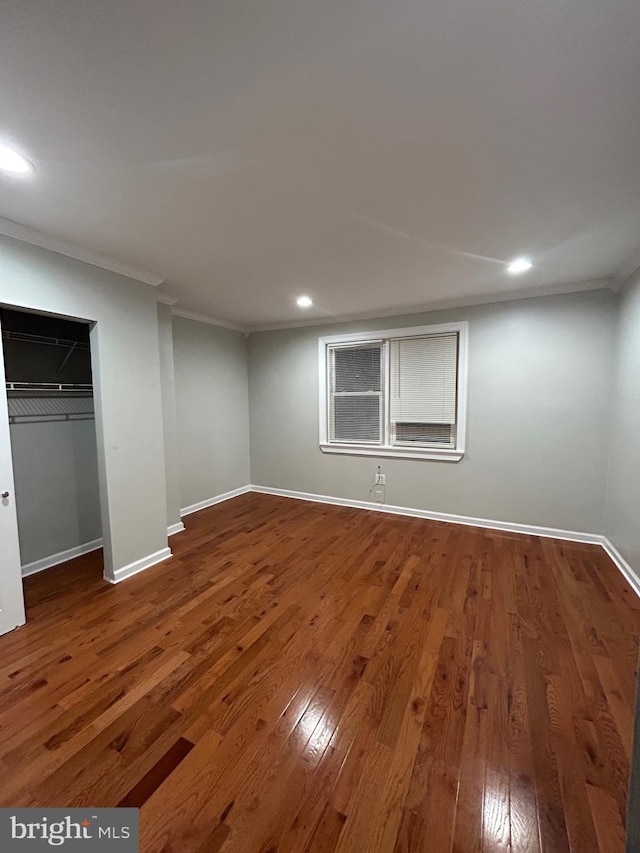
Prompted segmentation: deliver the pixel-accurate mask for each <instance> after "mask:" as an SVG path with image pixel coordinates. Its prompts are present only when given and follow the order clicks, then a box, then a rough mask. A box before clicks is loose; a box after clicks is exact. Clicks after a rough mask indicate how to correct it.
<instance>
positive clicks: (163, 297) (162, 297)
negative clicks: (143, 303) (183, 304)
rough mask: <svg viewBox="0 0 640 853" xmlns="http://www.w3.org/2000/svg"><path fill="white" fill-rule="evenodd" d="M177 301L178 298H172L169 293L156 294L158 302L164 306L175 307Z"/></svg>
mask: <svg viewBox="0 0 640 853" xmlns="http://www.w3.org/2000/svg"><path fill="white" fill-rule="evenodd" d="M177 301H178V297H177V296H170V295H169V294H168V293H156V302H161V303H162V304H163V305H175V304H176V302H177Z"/></svg>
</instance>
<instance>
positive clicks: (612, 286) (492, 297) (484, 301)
mask: <svg viewBox="0 0 640 853" xmlns="http://www.w3.org/2000/svg"><path fill="white" fill-rule="evenodd" d="M617 285H618V282H617V281H616V279H613V278H595V279H590V280H588V281H575V282H566V283H564V284H557V285H550V286H548V287H530V288H525V289H521V288H518V290H504V291H499V292H498V293H487V294H484V295H478V296H462V297H460V298H459V299H443V300H439V301H438V300H435V301H433V302H423V303H421V304H420V305H410V306H407V307H405V308H377V309H376V310H375V311H362V312H359V313H357V314H338V315H330V316H326V317H318V318H317V319H315V320H288V321H285V322H282V323H270V324H267V325H259V324H256V325H249V326H247V331H248V333H249V334H250V335H253V334H254V333H255V332H279V331H281V330H283V329H305V328H307V327H308V326H335V325H338V324H340V323H355V322H358V321H360V320H386V319H388V318H391V317H410V316H411V315H412V314H432V313H435V312H436V311H449V310H450V309H454V308H473V307H474V306H476V305H490V304H493V303H495V302H512V301H516V300H520V299H537V298H538V297H541V296H562V295H564V294H567V293H582V292H583V291H588V290H612V291H613V292H614V293H616V292H617Z"/></svg>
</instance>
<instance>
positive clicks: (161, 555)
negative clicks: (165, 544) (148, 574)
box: [104, 548, 173, 584]
mask: <svg viewBox="0 0 640 853" xmlns="http://www.w3.org/2000/svg"><path fill="white" fill-rule="evenodd" d="M171 556H173V555H172V553H171V549H170V548H161V549H160V550H159V551H155V552H154V553H153V554H147V556H146V557H141V558H140V559H139V560H135V561H134V562H133V563H129V565H128V566H122V568H120V569H116V570H115V572H114V573H113V574H114V577H113V578H109V577H107V576H106V575H105V578H104V579H105V580H106V581H109V583H114V584H115V583H120V581H123V580H125V579H126V578H130V577H131V576H132V575H137V574H138V572H143V571H144V570H145V569H149V568H151V566H155V565H156V563H161V562H162V561H163V560H168V559H169V557H171Z"/></svg>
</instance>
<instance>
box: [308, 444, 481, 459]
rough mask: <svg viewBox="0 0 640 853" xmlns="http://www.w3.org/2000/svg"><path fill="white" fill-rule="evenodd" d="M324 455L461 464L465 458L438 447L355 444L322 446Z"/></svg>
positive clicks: (459, 453)
mask: <svg viewBox="0 0 640 853" xmlns="http://www.w3.org/2000/svg"><path fill="white" fill-rule="evenodd" d="M320 450H321V451H322V452H323V453H342V454H343V455H345V456H384V457H385V458H386V457H388V456H390V457H393V458H394V459H431V460H434V461H437V462H459V461H460V460H461V459H462V457H463V456H464V452H463V451H461V450H452V449H451V448H449V449H446V450H438V448H437V447H425V448H424V449H423V450H422V451H420V450H418V449H417V448H416V449H415V450H412V449H408V448H406V447H386V446H384V445H380V446H379V447H377V446H376V447H374V446H373V445H363V446H362V447H357V446H356V445H353V444H321V445H320Z"/></svg>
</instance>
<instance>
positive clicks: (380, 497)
mask: <svg viewBox="0 0 640 853" xmlns="http://www.w3.org/2000/svg"><path fill="white" fill-rule="evenodd" d="M372 495H373V499H374V501H376V502H377V503H379V504H383V503H384V486H374V488H373V491H372Z"/></svg>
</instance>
